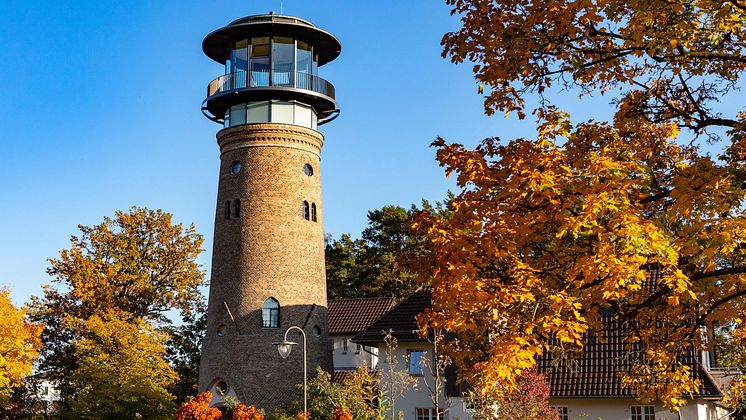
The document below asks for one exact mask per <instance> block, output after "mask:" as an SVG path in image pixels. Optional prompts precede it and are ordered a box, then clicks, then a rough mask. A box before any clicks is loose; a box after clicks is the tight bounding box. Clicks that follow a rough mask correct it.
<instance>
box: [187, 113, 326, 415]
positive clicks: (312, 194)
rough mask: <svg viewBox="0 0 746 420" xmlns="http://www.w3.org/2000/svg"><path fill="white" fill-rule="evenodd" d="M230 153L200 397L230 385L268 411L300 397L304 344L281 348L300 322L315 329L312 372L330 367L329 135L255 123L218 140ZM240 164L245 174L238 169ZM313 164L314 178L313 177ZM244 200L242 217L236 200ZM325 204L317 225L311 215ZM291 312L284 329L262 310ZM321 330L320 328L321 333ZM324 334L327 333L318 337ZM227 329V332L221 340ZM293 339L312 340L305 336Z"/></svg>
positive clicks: (224, 168)
mask: <svg viewBox="0 0 746 420" xmlns="http://www.w3.org/2000/svg"><path fill="white" fill-rule="evenodd" d="M217 139H218V145H219V146H220V151H221V158H220V161H221V164H220V178H219V186H218V197H217V209H216V212H215V213H216V218H215V237H214V243H213V258H212V276H211V281H210V295H209V301H208V316H207V334H206V336H205V340H204V343H203V347H202V361H201V366H200V384H199V389H200V391H202V390H205V389H209V388H210V387H211V386H212V385H213V384H215V383H216V381H219V380H224V381H225V382H226V383H227V384H228V386H229V388H230V389H231V391H233V392H235V394H236V396H237V397H238V399H239V400H241V401H242V402H244V403H247V404H255V405H257V406H258V407H262V408H264V409H265V410H267V411H268V412H269V411H271V410H272V409H273V408H275V407H276V406H278V405H286V404H288V403H290V402H291V401H292V400H293V399H294V398H295V397H297V396H298V389H297V388H296V384H299V383H302V381H303V377H302V369H303V368H302V353H303V349H302V347H301V346H296V348H295V349H294V350H293V352H292V354H291V355H290V357H289V358H288V359H286V360H283V359H281V358H280V356H279V354H278V352H277V350H276V348H275V346H273V345H272V343H274V342H279V341H282V339H283V334H284V332H285V330H286V329H287V328H288V327H289V326H291V325H297V326H304V325H305V326H306V327H305V328H304V331H305V333H306V336H307V338H308V369H309V376H310V375H313V372H314V370H315V367H316V366H321V367H322V368H324V369H329V368H330V365H331V351H330V348H329V339H328V332H327V308H326V280H325V270H324V228H323V224H322V219H323V211H322V205H321V178H320V172H321V171H320V167H319V164H320V152H321V147H322V146H323V136H322V135H321V134H320V133H318V132H317V131H315V130H311V129H307V128H304V127H299V126H294V125H286V124H248V125H243V126H237V127H230V128H227V129H224V130H221V131H220V132H218V134H217ZM234 162H240V163H241V166H242V169H241V171H240V172H239V173H237V174H232V173H231V167H232V166H233V164H234ZM305 164H310V165H311V166H312V168H313V175H312V176H308V175H306V174H305V173H304V170H303V168H304V165H305ZM236 199H239V200H241V212H240V216H239V217H238V218H235V217H233V214H232V213H233V212H231V218H230V219H226V218H225V214H226V212H225V208H224V206H225V205H226V202H228V201H230V202H234V200H236ZM304 200H305V201H308V202H309V203H315V204H316V208H317V220H318V221H317V222H313V221H309V220H305V219H304V217H303V211H302V209H303V201H304ZM269 297H272V298H275V299H276V300H277V301H278V302H279V303H280V306H281V309H280V321H279V323H280V327H279V328H262V314H261V307H262V304H263V302H264V301H265V300H266V299H267V298H269ZM314 327H318V329H316V328H314ZM319 330H320V334H317V332H318V331H319ZM219 332H220V334H219ZM289 338H290V340H291V341H296V342H298V343H301V344H302V339H301V337H300V335H299V334H298V333H297V332H291V333H290V335H289Z"/></svg>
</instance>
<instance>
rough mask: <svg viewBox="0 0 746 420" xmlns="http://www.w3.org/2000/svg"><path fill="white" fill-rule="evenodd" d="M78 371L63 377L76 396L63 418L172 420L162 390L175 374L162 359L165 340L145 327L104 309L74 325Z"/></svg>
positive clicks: (170, 398)
mask: <svg viewBox="0 0 746 420" xmlns="http://www.w3.org/2000/svg"><path fill="white" fill-rule="evenodd" d="M73 328H75V329H76V330H78V329H79V331H80V334H81V336H82V338H81V339H80V340H79V341H76V342H75V343H74V347H75V357H76V359H77V361H78V367H77V368H76V369H75V370H74V371H73V372H71V374H70V375H69V382H70V385H71V386H72V387H73V388H74V389H76V391H77V392H76V393H75V395H74V397H73V398H71V399H70V401H69V404H68V405H69V407H68V408H67V410H66V411H67V414H68V415H71V416H72V417H74V418H82V419H122V418H130V419H134V418H148V419H164V420H165V419H172V418H173V415H174V412H175V411H176V405H175V404H174V402H173V399H174V397H173V396H172V395H171V394H170V393H169V392H168V387H169V386H170V385H171V384H172V383H173V382H175V381H176V378H177V376H176V372H174V370H173V369H172V368H171V367H170V366H169V365H168V362H166V360H165V358H164V354H165V353H166V348H165V342H166V340H167V338H168V337H167V336H166V335H165V334H164V333H162V332H160V331H158V330H157V329H156V328H154V327H153V326H152V325H151V324H149V323H147V322H145V321H143V320H140V319H136V320H130V319H127V318H125V319H122V317H121V313H116V312H112V311H109V312H107V313H104V314H102V315H100V316H99V315H93V316H91V317H90V318H88V319H87V320H85V321H80V324H79V325H75V326H73Z"/></svg>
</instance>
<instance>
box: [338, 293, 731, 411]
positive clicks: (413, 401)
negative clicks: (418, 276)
mask: <svg viewBox="0 0 746 420" xmlns="http://www.w3.org/2000/svg"><path fill="white" fill-rule="evenodd" d="M430 305H431V290H430V288H427V287H425V288H421V289H419V290H418V291H416V292H415V293H413V294H412V295H410V296H409V297H407V298H406V299H405V300H404V301H402V302H401V303H399V304H398V305H396V306H395V307H394V308H393V309H391V310H390V311H388V312H387V313H386V314H384V315H383V316H381V317H380V319H378V320H377V321H375V322H373V323H372V324H371V325H370V326H369V327H368V328H367V329H366V330H365V331H362V332H360V333H359V334H357V335H356V336H355V337H353V338H352V342H354V343H357V344H360V345H363V346H366V347H378V353H379V354H381V358H380V361H379V364H378V366H377V367H378V368H379V369H381V370H382V371H384V370H386V369H387V368H388V366H386V358H385V357H384V356H383V354H384V352H385V351H386V348H387V346H386V344H385V343H384V342H383V334H382V331H391V332H392V335H393V336H394V337H395V338H396V339H397V344H398V345H397V347H396V349H395V350H394V351H393V356H394V359H395V360H394V365H395V366H394V368H395V369H397V370H400V371H407V372H408V373H409V374H410V375H412V376H413V377H415V378H416V380H417V383H418V386H417V387H416V388H414V389H410V390H409V391H407V392H406V393H405V394H404V395H402V397H401V398H400V399H399V400H398V401H397V408H396V410H397V411H402V412H403V413H404V419H405V420H435V419H437V416H436V412H435V406H434V403H433V401H432V399H431V394H430V393H429V392H428V391H427V386H426V385H427V384H428V383H429V384H432V380H433V378H432V373H431V370H430V369H428V368H423V367H422V366H423V360H425V359H426V358H430V360H431V359H432V353H433V347H432V344H431V343H430V342H429V341H427V340H425V339H423V338H422V337H420V335H419V328H418V325H417V320H416V316H417V314H419V313H420V312H422V311H423V310H424V309H426V308H428V307H430ZM605 321H606V323H607V325H609V327H610V328H609V332H608V334H609V336H608V337H607V340H606V341H605V342H601V341H596V340H589V342H588V343H587V345H586V348H585V352H584V353H583V355H582V356H581V357H580V358H579V359H576V360H574V361H573V363H572V366H567V364H564V363H561V362H560V363H557V364H555V363H552V360H551V358H550V357H543V358H541V359H540V360H539V361H538V367H539V370H540V371H542V372H544V373H545V374H546V375H547V377H548V381H549V384H550V404H551V405H552V406H553V407H555V408H556V409H557V411H558V413H559V414H560V417H561V419H562V420H571V419H593V420H595V419H603V420H674V419H676V420H678V419H685V420H724V419H728V418H729V417H728V411H727V410H726V409H725V407H723V406H721V405H719V404H718V401H719V400H720V398H721V397H722V393H721V391H720V389H719V387H718V385H717V381H716V380H715V379H714V378H713V376H712V375H711V374H710V371H709V369H708V363H707V358H708V357H707V354H706V353H701V354H699V353H694V352H692V353H691V354H688V355H686V357H685V360H683V362H684V363H686V364H688V365H689V366H691V369H692V375H696V377H697V378H698V379H699V380H700V381H701V384H702V385H701V386H700V388H699V390H697V392H696V393H695V394H694V395H693V397H692V399H691V402H690V403H689V404H687V405H686V406H684V407H682V408H681V412H680V415H681V417H679V414H677V413H673V412H670V411H668V410H666V409H664V408H663V407H662V406H661V405H660V404H642V403H640V402H639V401H637V400H635V398H634V397H635V395H634V394H633V393H632V392H631V391H630V390H629V389H626V388H624V387H623V386H622V385H621V381H620V379H619V377H618V375H617V372H619V371H620V369H623V368H624V366H625V364H624V360H625V359H624V358H623V357H622V355H623V353H624V348H623V345H622V342H621V337H620V336H619V335H618V334H616V333H614V331H615V328H613V327H614V322H615V321H614V320H613V317H612V316H611V314H610V313H609V314H606V319H605ZM425 364H426V363H425ZM448 373H449V375H447V376H449V377H450V379H451V380H450V381H449V382H448V383H447V384H446V387H445V394H446V401H444V402H443V403H444V404H443V405H444V406H445V407H446V408H447V411H446V412H445V413H444V415H443V419H445V420H467V419H471V418H472V416H471V411H470V410H469V405H468V403H467V401H466V400H465V398H464V392H463V391H464V390H463V389H459V387H458V386H456V381H455V375H454V374H453V373H452V372H448Z"/></svg>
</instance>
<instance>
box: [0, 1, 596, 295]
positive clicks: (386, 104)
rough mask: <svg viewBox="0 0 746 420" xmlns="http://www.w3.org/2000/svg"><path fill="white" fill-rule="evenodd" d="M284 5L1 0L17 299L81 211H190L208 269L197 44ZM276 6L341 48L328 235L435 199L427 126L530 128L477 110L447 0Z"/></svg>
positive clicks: (444, 184) (505, 133)
mask: <svg viewBox="0 0 746 420" xmlns="http://www.w3.org/2000/svg"><path fill="white" fill-rule="evenodd" d="M280 3H281V2H280V1H242V2H238V1H218V2H204V1H185V0H180V1H173V0H172V1H168V0H162V1H157V2H156V1H139V2H134V1H118V2H101V1H83V0H76V1H34V2H28V1H19V0H4V1H2V2H0V45H2V46H3V50H4V51H3V52H4V60H3V63H2V65H0V80H2V81H3V87H2V89H3V93H2V100H0V127H2V132H1V133H0V143H1V145H2V152H0V197H2V205H0V235H2V236H1V238H2V240H0V284H2V285H5V286H7V287H9V288H10V289H11V290H12V292H13V298H14V300H15V301H16V303H22V302H25V301H27V300H28V299H29V297H30V296H31V295H39V294H40V293H41V285H42V284H44V283H49V282H50V280H51V279H50V278H49V277H48V276H47V275H46V274H45V269H46V267H47V262H46V259H47V258H50V257H55V256H56V255H57V254H58V252H59V250H61V249H63V248H65V247H67V246H68V245H69V237H70V235H72V234H76V232H77V227H76V226H77V225H78V224H85V225H93V224H97V223H100V222H101V220H102V218H103V217H104V216H105V215H111V214H113V213H114V211H116V210H117V209H128V208H130V207H131V206H133V205H137V206H143V207H148V208H161V209H163V210H165V211H168V212H171V213H173V214H174V215H175V218H176V220H178V221H181V222H184V223H194V224H195V225H196V228H197V230H198V231H199V232H200V233H202V234H203V235H204V236H205V238H206V242H205V252H204V253H203V255H202V257H201V258H200V262H201V263H202V264H203V266H204V268H205V269H206V270H207V271H208V273H209V268H210V267H209V262H210V256H211V246H212V241H211V240H212V226H213V221H214V213H215V197H216V190H217V169H218V163H219V156H218V148H217V145H216V144H215V133H216V132H217V131H218V130H219V128H220V127H219V126H218V125H217V124H215V123H213V122H211V121H209V120H207V119H206V118H204V117H203V116H202V115H201V113H200V110H199V108H200V104H201V102H202V100H203V99H204V95H205V92H206V86H207V83H208V82H209V81H210V80H212V79H213V78H215V77H217V76H219V75H220V74H221V73H222V71H223V69H222V67H221V65H219V64H217V63H215V62H213V61H211V60H210V59H208V58H207V57H206V56H205V55H204V54H203V53H202V51H201V42H202V39H203V37H204V36H205V35H206V34H208V33H209V32H211V31H212V30H214V29H217V28H219V27H221V26H224V25H225V24H227V23H228V22H230V21H232V20H234V19H237V18H239V17H242V16H246V15H251V14H259V13H266V12H268V11H270V10H274V11H276V12H280V7H281V6H280ZM282 11H283V12H284V13H285V14H289V15H296V16H300V17H303V18H305V19H308V20H310V21H312V22H313V23H315V24H316V25H317V26H320V27H321V28H323V29H325V30H328V31H329V32H332V33H333V34H335V35H336V36H337V37H338V38H339V39H340V40H341V42H342V45H343V49H342V55H341V56H340V58H339V59H337V60H336V61H334V62H332V63H331V64H329V65H327V66H325V67H323V68H321V70H320V75H321V76H322V77H324V78H326V79H328V80H330V81H331V82H332V83H333V84H334V85H335V86H336V88H337V98H338V102H339V104H340V107H341V110H342V113H341V116H340V117H339V118H338V119H337V120H335V121H334V122H332V123H330V124H328V125H325V126H323V127H322V128H321V131H322V132H323V134H324V135H325V136H326V143H325V146H324V150H323V158H322V168H321V173H322V182H323V188H324V216H325V219H324V224H325V228H326V231H327V233H330V234H332V235H333V236H335V237H339V235H341V234H342V233H345V232H350V233H352V234H353V235H358V234H359V232H360V231H361V230H362V229H363V228H364V226H365V222H366V213H367V211H369V210H372V209H376V208H379V207H381V206H383V205H386V204H398V205H402V206H409V205H410V204H411V203H413V202H419V201H420V199H422V198H427V199H429V200H431V201H434V200H440V199H442V198H443V197H444V196H445V193H446V191H447V190H448V188H453V183H452V181H450V180H446V179H445V178H444V176H443V171H442V169H441V168H439V167H438V166H437V164H436V162H435V161H434V151H433V150H432V149H431V148H429V147H428V145H429V144H430V143H431V142H432V141H433V140H434V139H435V137H437V136H443V137H445V138H446V139H447V140H449V141H457V142H461V143H466V144H468V145H474V144H476V143H477V142H478V141H479V140H481V139H482V138H484V137H488V136H501V137H503V138H512V137H515V136H517V135H521V134H522V135H530V133H531V126H532V124H531V122H529V121H517V120H515V119H505V118H503V117H502V116H497V117H491V118H488V117H486V116H484V114H483V108H482V100H481V98H480V97H479V96H478V95H477V94H476V84H475V82H474V80H473V77H472V74H471V66H469V65H460V66H455V65H453V64H451V63H450V62H449V61H448V60H446V59H443V58H442V57H441V55H440V54H441V47H440V39H441V37H442V36H443V34H444V33H445V32H447V31H449V30H454V29H456V28H457V27H458V19H457V18H456V17H452V16H450V13H449V9H448V7H447V6H446V5H445V4H444V2H443V1H432V0H429V1H425V0H412V1H406V2H403V1H375V2H358V1H354V2H353V1H349V0H347V1H323V2H322V1H309V0H303V1H301V0H291V1H289V0H285V1H283V2H282ZM606 102H607V99H601V100H600V102H599V101H596V105H594V104H593V103H590V104H588V103H585V102H584V103H583V104H582V105H581V106H580V107H579V108H578V110H579V111H583V110H584V109H590V108H594V109H595V110H596V111H597V110H598V109H599V107H598V104H599V103H600V104H606ZM602 108H603V107H602Z"/></svg>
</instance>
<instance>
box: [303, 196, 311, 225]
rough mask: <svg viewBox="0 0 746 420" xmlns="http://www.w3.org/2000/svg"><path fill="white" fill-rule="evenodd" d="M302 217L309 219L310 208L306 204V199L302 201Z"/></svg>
mask: <svg viewBox="0 0 746 420" xmlns="http://www.w3.org/2000/svg"><path fill="white" fill-rule="evenodd" d="M303 218H304V219H306V220H311V209H310V207H309V205H308V201H305V200H304V201H303Z"/></svg>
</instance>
